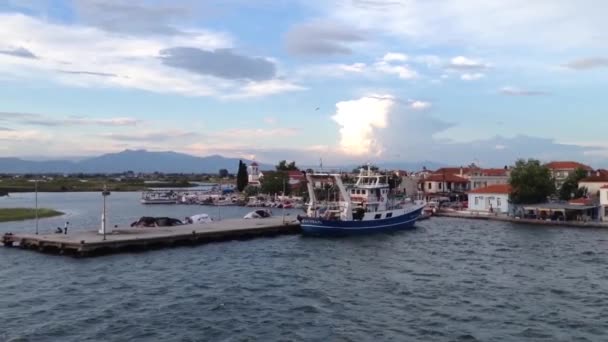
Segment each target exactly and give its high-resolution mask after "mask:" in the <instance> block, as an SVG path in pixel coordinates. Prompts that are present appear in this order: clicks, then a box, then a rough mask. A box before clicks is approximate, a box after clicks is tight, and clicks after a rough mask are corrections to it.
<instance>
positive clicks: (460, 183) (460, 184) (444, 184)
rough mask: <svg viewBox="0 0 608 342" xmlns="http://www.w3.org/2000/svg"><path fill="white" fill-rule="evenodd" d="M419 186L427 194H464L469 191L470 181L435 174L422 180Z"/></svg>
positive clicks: (447, 174)
mask: <svg viewBox="0 0 608 342" xmlns="http://www.w3.org/2000/svg"><path fill="white" fill-rule="evenodd" d="M418 186H419V188H418V190H420V191H421V192H424V193H425V194H450V193H455V192H456V193H463V192H465V191H467V190H468V186H469V180H468V179H466V178H464V177H460V176H456V175H453V174H450V173H444V174H439V173H434V174H432V175H429V176H427V177H425V178H424V179H421V180H420V181H419V183H418Z"/></svg>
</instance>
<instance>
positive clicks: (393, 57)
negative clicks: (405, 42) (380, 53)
mask: <svg viewBox="0 0 608 342" xmlns="http://www.w3.org/2000/svg"><path fill="white" fill-rule="evenodd" d="M382 60H383V61H385V62H394V61H397V62H406V61H407V60H408V56H407V55H405V54H402V53H397V52H388V53H386V54H385V55H384V57H382Z"/></svg>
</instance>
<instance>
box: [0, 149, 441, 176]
mask: <svg viewBox="0 0 608 342" xmlns="http://www.w3.org/2000/svg"><path fill="white" fill-rule="evenodd" d="M241 160H242V161H243V162H244V163H247V164H250V163H251V162H252V161H251V160H246V159H241ZM238 164H239V159H238V158H226V157H222V156H220V155H211V156H206V157H196V156H192V155H189V154H185V153H177V152H172V151H167V152H151V151H146V150H124V151H122V152H118V153H108V154H103V155H101V156H98V157H91V158H84V159H81V160H78V161H73V160H38V161H33V160H24V159H21V158H14V157H9V158H0V173H120V172H125V171H133V172H156V171H158V172H163V173H217V172H218V171H219V170H220V169H227V170H228V172H230V173H236V171H237V169H238ZM259 164H260V170H271V169H274V165H272V164H264V163H259ZM423 166H425V167H427V168H429V169H435V168H438V167H441V166H443V165H440V164H438V163H434V162H418V163H408V162H400V163H394V162H393V163H378V167H380V168H381V169H389V170H390V169H404V170H420V169H422V167H423ZM317 167H318V166H314V167H312V168H317ZM356 167H357V166H356V165H342V166H335V167H331V168H336V169H342V170H349V171H350V170H352V169H353V168H356ZM302 168H303V169H305V168H307V167H306V166H302ZM329 168H330V167H328V169H329Z"/></svg>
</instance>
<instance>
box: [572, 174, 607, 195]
mask: <svg viewBox="0 0 608 342" xmlns="http://www.w3.org/2000/svg"><path fill="white" fill-rule="evenodd" d="M606 185H608V174H603V173H602V171H595V172H593V174H592V175H591V176H589V177H586V178H583V179H581V180H580V181H579V182H578V187H579V188H582V187H585V188H587V193H588V194H589V196H593V197H596V196H599V191H600V189H601V188H602V187H604V186H606Z"/></svg>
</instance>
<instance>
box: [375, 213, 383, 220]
mask: <svg viewBox="0 0 608 342" xmlns="http://www.w3.org/2000/svg"><path fill="white" fill-rule="evenodd" d="M381 217H382V214H376V216H374V220H378V219H380V218H381Z"/></svg>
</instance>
